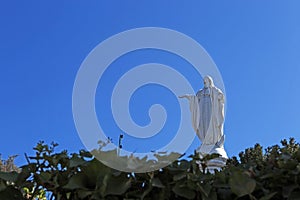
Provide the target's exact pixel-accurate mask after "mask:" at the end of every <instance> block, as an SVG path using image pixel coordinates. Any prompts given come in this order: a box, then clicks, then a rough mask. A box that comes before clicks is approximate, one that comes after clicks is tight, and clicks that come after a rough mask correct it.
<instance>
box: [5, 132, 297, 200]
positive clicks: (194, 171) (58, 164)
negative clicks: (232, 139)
mask: <svg viewBox="0 0 300 200" xmlns="http://www.w3.org/2000/svg"><path fill="white" fill-rule="evenodd" d="M55 146H57V144H51V145H50V146H49V145H47V144H44V143H43V142H40V143H38V144H37V146H36V147H35V148H34V149H35V151H36V155H35V156H33V157H27V160H28V164H27V165H24V166H22V167H21V171H20V172H15V171H12V172H0V199H1V200H2V199H8V200H9V199H18V200H20V199H46V196H48V199H56V200H67V199H72V200H77V199H95V200H97V199H111V200H114V199H116V200H117V199H128V200H129V199H132V200H133V199H175V200H176V199H209V200H214V199H224V200H227V199H228V200H230V199H241V200H243V199H260V200H268V199H275V200H276V199H278V200H279V199H280V200H281V199H289V200H292V199H299V197H300V187H299V185H300V174H299V172H300V164H299V161H300V150H299V144H298V143H296V142H295V140H294V139H293V138H291V139H290V140H289V141H287V140H282V141H281V145H280V146H279V145H274V146H271V147H268V148H266V149H265V151H263V148H262V146H260V145H259V144H256V145H255V146H254V147H253V148H249V149H246V150H245V151H244V152H241V153H240V154H239V158H237V157H232V158H231V159H229V160H228V161H227V165H226V166H225V167H224V168H223V170H222V171H220V172H218V171H215V173H214V174H210V173H204V172H203V171H200V170H199V164H198V163H199V162H202V163H205V161H206V160H207V159H208V158H204V159H202V160H200V159H199V156H198V155H197V154H195V155H192V156H191V157H190V158H191V159H190V160H186V159H181V160H177V161H175V162H173V163H172V164H171V165H169V166H167V167H165V168H163V169H160V170H157V171H154V172H149V173H125V172H120V171H117V170H114V169H111V168H109V167H107V166H105V165H103V164H102V163H101V162H99V161H98V160H97V159H95V158H93V157H92V155H91V154H90V153H88V152H86V151H83V150H81V151H80V152H79V153H73V154H68V153H67V152H66V151H62V152H60V153H55V151H54V148H55ZM46 194H47V195H46Z"/></svg>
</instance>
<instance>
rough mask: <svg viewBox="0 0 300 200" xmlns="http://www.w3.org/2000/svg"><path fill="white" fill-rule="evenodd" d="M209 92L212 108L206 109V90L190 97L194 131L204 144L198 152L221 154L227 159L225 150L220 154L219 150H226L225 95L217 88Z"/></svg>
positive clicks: (213, 87) (210, 88)
mask: <svg viewBox="0 0 300 200" xmlns="http://www.w3.org/2000/svg"><path fill="white" fill-rule="evenodd" d="M209 90H210V94H209V98H210V101H211V103H210V104H209V107H210V108H207V107H206V108H204V106H207V105H208V104H207V102H205V101H203V99H202V98H207V97H204V95H203V91H204V89H202V90H200V91H199V92H197V94H196V95H189V96H188V99H189V104H190V111H191V117H192V125H193V129H194V130H195V132H196V134H197V136H198V137H199V139H200V140H201V142H202V145H201V146H200V147H199V149H198V151H200V152H203V153H219V154H221V155H222V154H223V155H222V156H224V157H227V155H226V153H225V151H224V153H225V154H224V153H223V150H222V152H219V150H218V149H217V148H221V149H223V148H224V147H223V144H224V134H223V125H224V95H223V93H222V91H221V90H220V89H218V88H216V87H215V86H212V87H209ZM204 110H205V111H204ZM203 115H204V116H203ZM207 123H208V126H207Z"/></svg>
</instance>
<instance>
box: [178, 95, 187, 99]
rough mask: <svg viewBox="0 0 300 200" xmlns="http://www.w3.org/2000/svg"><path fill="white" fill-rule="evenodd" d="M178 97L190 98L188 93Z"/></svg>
mask: <svg viewBox="0 0 300 200" xmlns="http://www.w3.org/2000/svg"><path fill="white" fill-rule="evenodd" d="M178 98H187V99H188V98H189V96H188V95H181V96H178Z"/></svg>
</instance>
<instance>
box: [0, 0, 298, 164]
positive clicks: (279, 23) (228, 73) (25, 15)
mask: <svg viewBox="0 0 300 200" xmlns="http://www.w3.org/2000/svg"><path fill="white" fill-rule="evenodd" d="M105 2H106V3H104V1H101V2H100V1H72V2H71V1H63V0H59V1H58V0H55V1H54V0H53V1H6V2H4V1H3V2H1V3H0V91H1V93H0V94H1V98H0V134H1V139H0V153H2V155H3V157H4V158H6V157H7V156H8V155H14V154H19V155H20V157H19V158H17V163H24V162H25V159H24V156H23V154H24V153H25V152H26V153H28V154H32V153H33V151H32V147H33V146H34V145H35V144H36V143H37V142H38V141H39V140H44V141H46V142H48V143H50V142H51V141H56V142H58V143H59V144H60V147H59V148H60V149H67V150H69V151H70V152H76V151H78V150H79V149H82V148H84V146H83V144H82V143H81V141H80V139H79V136H78V135H77V132H76V129H75V125H74V122H73V117H72V89H73V83H74V80H75V76H76V73H77V70H78V69H79V67H80V65H81V63H82V61H83V60H84V58H85V57H86V56H87V54H88V53H89V52H90V51H91V50H92V49H93V48H94V47H95V46H96V45H97V44H99V43H100V42H101V41H103V40H105V39H106V38H108V37H110V36H112V35H114V34H116V33H119V32H121V31H124V30H127V29H132V28H137V27H146V26H155V27H165V28H170V29H174V30H177V31H180V32H182V33H184V34H186V35H188V36H190V37H192V38H194V39H195V40H196V41H198V42H199V43H200V44H201V45H202V46H203V47H204V48H205V49H206V50H207V52H208V53H209V54H210V56H211V57H212V58H213V60H214V61H215V63H216V65H217V66H218V68H219V70H220V72H221V74H222V76H223V80H224V83H225V87H226V93H227V115H226V121H225V134H226V143H225V148H226V150H227V152H228V154H229V156H232V155H237V154H238V153H239V152H240V151H241V150H244V149H245V148H247V147H250V146H253V145H254V144H255V143H260V144H262V145H263V146H265V147H266V146H268V145H273V144H275V143H278V142H279V141H280V140H281V139H283V138H289V137H295V138H296V140H297V141H300V131H299V130H300V128H299V124H300V117H299V114H300V106H299V99H300V94H299V86H300V78H299V75H300V60H299V54H300V12H299V9H300V2H299V1H297V0H291V1H279V0H278V1H274V0H266V1H261V0H253V1H238V0H236V1H224V2H220V1H196V0H195V1H186V2H183V1H158V0H157V1H156V0H154V1H105ZM143 53H144V54H143V55H145V52H143ZM130 56H134V55H130ZM164 56H168V55H158V53H157V52H152V53H151V56H148V57H147V56H144V57H143V56H139V55H138V54H137V57H136V58H134V57H132V59H131V60H134V61H135V60H136V59H137V60H138V59H141V57H142V58H143V59H144V60H138V61H147V62H149V61H151V59H155V58H158V60H156V61H161V62H164ZM166 60H167V58H166ZM178 62H180V61H178ZM110 78H111V79H114V77H113V73H111V77H110ZM200 87H202V84H201V83H199V88H200ZM147 89H148V88H145V90H147ZM157 91H160V89H158V90H157ZM161 92H162V91H161ZM162 93H163V92H162ZM136 95H137V96H138V92H137V94H136ZM167 95H168V94H167ZM166 99H167V98H166ZM142 100H143V99H142ZM139 101H141V100H139ZM170 101H172V102H173V101H174V99H173V100H170ZM133 102H134V101H133ZM171 105H172V104H171ZM100 108H101V106H100V107H99V109H100ZM175 108H176V106H175V105H174V107H172V106H171V107H170V108H169V109H170V110H173V109H175ZM139 109H141V110H143V109H145V108H139ZM134 110H135V108H133V111H134ZM136 110H137V109H136ZM145 112H146V110H145ZM106 114H107V113H105V112H104V113H102V116H109V115H108V114H107V115H106ZM140 114H141V113H136V114H133V116H134V115H136V116H139V115H140ZM99 118H101V117H99ZM134 118H136V120H141V121H140V122H139V123H141V124H143V123H145V122H147V119H146V118H143V117H140V118H139V117H134ZM107 119H109V117H108V118H107ZM174 120H176V119H174ZM107 124H109V123H107ZM108 128H109V127H108ZM170 130H171V129H170ZM114 139H115V141H116V140H117V137H115V138H114ZM125 139H126V138H124V140H125ZM124 142H125V141H124Z"/></svg>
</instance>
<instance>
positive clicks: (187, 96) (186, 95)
mask: <svg viewBox="0 0 300 200" xmlns="http://www.w3.org/2000/svg"><path fill="white" fill-rule="evenodd" d="M192 96H193V95H188V94H185V95H181V96H178V98H187V99H188V100H190V99H191V97H192Z"/></svg>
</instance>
